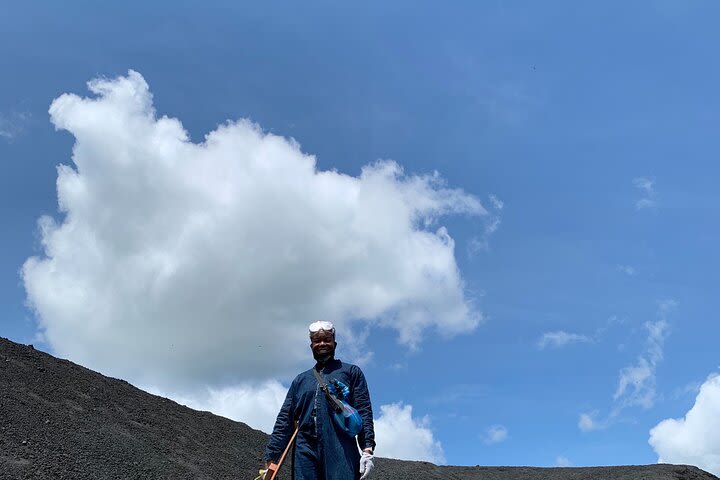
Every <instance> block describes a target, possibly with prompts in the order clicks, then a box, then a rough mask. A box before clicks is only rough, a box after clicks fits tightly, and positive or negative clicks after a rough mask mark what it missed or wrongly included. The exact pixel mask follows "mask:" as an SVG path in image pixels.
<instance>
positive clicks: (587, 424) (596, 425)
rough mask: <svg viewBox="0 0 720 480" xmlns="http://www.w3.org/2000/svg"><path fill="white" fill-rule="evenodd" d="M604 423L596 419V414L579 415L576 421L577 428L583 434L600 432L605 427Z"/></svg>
mask: <svg viewBox="0 0 720 480" xmlns="http://www.w3.org/2000/svg"><path fill="white" fill-rule="evenodd" d="M606 426H607V425H606V424H605V422H604V421H601V420H598V419H597V412H589V413H581V414H580V419H579V420H578V428H579V429H580V430H582V431H583V432H591V431H593V430H602V429H604V428H605V427H606Z"/></svg>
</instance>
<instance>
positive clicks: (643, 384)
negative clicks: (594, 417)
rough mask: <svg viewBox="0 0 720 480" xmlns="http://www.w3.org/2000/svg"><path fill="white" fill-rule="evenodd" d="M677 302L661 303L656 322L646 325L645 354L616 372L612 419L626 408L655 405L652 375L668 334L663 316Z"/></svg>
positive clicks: (666, 323) (653, 375) (653, 378)
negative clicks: (614, 402) (614, 403)
mask: <svg viewBox="0 0 720 480" xmlns="http://www.w3.org/2000/svg"><path fill="white" fill-rule="evenodd" d="M676 305H677V302H675V301H674V300H665V301H663V302H661V303H660V307H659V309H658V317H659V318H658V320H656V321H654V322H646V323H645V328H646V329H647V331H648V338H647V342H646V349H645V352H644V353H643V354H642V355H640V356H639V357H638V360H637V363H636V364H635V365H630V366H628V367H625V368H623V369H622V370H621V371H620V379H619V380H618V386H617V389H616V390H615V394H614V395H613V400H615V401H616V402H617V406H616V408H615V413H614V415H617V414H618V413H619V412H620V411H621V410H622V409H624V408H625V407H628V406H640V407H642V408H646V409H647V408H650V407H652V406H653V404H654V403H655V396H656V392H655V371H656V369H657V365H658V363H659V362H660V361H661V360H662V358H663V345H664V343H665V337H666V336H667V331H668V322H667V320H666V316H667V313H668V311H669V310H670V309H671V308H673V307H675V306H676Z"/></svg>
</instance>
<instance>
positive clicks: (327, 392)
mask: <svg viewBox="0 0 720 480" xmlns="http://www.w3.org/2000/svg"><path fill="white" fill-rule="evenodd" d="M312 371H313V374H315V378H316V379H317V381H318V383H319V384H320V388H322V391H323V392H325V396H326V397H327V398H328V400H330V405H332V406H333V408H334V409H335V411H336V412H342V410H343V405H342V402H341V401H340V400H338V399H337V398H335V397H334V396H333V395H332V394H331V393H330V390H328V387H327V384H326V383H325V379H324V378H323V376H322V374H321V373H320V372H318V371H317V370H316V369H315V367H313V369H312Z"/></svg>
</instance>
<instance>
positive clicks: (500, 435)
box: [483, 425, 508, 445]
mask: <svg viewBox="0 0 720 480" xmlns="http://www.w3.org/2000/svg"><path fill="white" fill-rule="evenodd" d="M507 438H508V431H507V428H505V427H504V426H503V425H493V426H491V427H490V428H488V429H487V432H486V433H485V436H484V438H483V441H484V442H485V443H486V444H487V445H492V444H495V443H500V442H504V441H505V440H507Z"/></svg>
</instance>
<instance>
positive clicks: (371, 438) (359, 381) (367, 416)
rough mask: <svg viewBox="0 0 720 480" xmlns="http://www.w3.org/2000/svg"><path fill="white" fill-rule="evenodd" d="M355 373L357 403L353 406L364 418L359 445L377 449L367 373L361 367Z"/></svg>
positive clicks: (362, 447) (354, 389)
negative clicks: (366, 379) (366, 378)
mask: <svg viewBox="0 0 720 480" xmlns="http://www.w3.org/2000/svg"><path fill="white" fill-rule="evenodd" d="M354 370H355V375H353V381H354V384H353V386H352V387H353V388H352V391H353V397H354V402H355V404H354V405H353V407H355V409H356V410H357V411H358V413H359V414H360V416H361V417H362V420H363V428H362V430H361V431H360V433H358V445H360V448H361V449H364V448H372V449H373V450H374V449H375V426H374V425H373V412H372V404H371V403H370V392H369V391H368V386H367V382H366V381H365V375H364V374H363V372H362V370H360V367H357V366H356V367H355V369H354Z"/></svg>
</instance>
